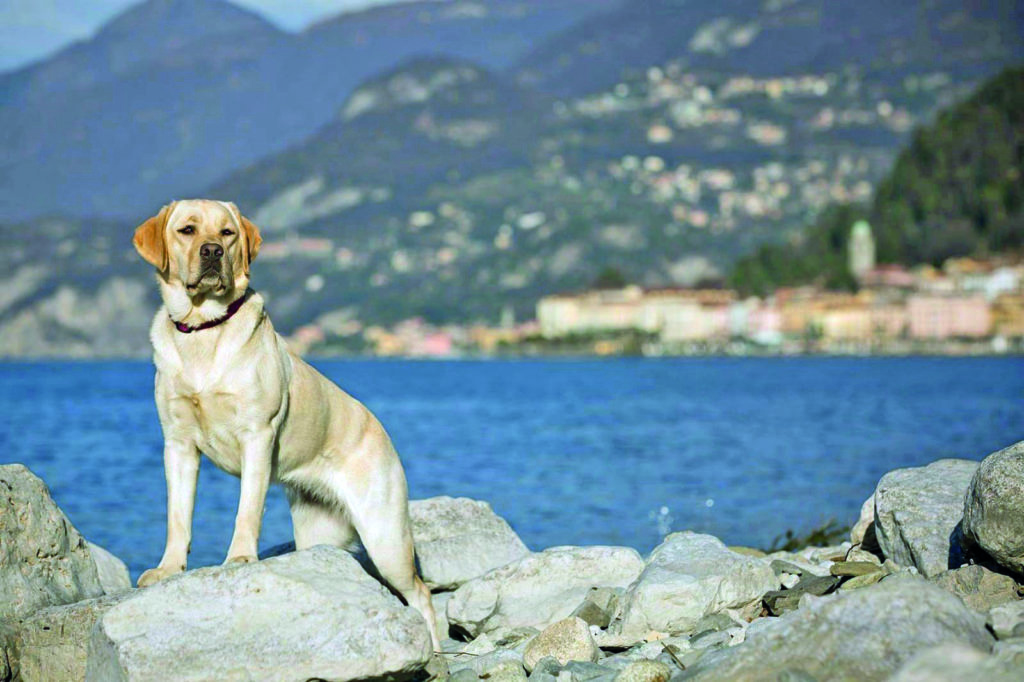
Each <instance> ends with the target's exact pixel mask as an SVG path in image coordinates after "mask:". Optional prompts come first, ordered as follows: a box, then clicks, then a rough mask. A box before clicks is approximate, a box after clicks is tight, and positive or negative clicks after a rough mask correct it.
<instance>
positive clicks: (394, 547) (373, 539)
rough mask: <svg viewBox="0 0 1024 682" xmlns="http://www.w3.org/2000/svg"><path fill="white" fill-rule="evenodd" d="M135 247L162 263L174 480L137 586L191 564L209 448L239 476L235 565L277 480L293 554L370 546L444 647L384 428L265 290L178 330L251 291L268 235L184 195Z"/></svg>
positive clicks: (139, 234)
mask: <svg viewBox="0 0 1024 682" xmlns="http://www.w3.org/2000/svg"><path fill="white" fill-rule="evenodd" d="M182 230H184V232H185V233H183V232H182ZM190 230H191V234H187V233H188V232H189V231H190ZM211 242H213V243H216V244H219V245H220V246H221V247H222V248H223V250H224V255H223V258H222V259H221V267H220V272H219V273H210V272H205V271H204V270H203V268H202V262H201V258H200V256H199V248H200V246H201V245H202V244H206V243H211ZM134 243H135V246H136V249H137V250H138V251H139V253H140V255H142V257H143V258H145V259H146V260H147V261H148V262H150V263H151V264H152V265H154V266H155V267H156V269H157V280H158V283H159V286H160V293H161V296H162V298H163V302H164V305H163V307H162V308H161V309H160V311H159V312H158V313H157V315H156V318H155V319H154V320H153V326H152V330H151V337H152V341H153V347H154V362H155V363H156V370H157V372H156V391H155V393H156V405H157V411H158V413H159V415H160V423H161V425H162V427H163V432H164V469H165V474H166V477H167V545H166V548H165V550H164V555H163V558H162V559H161V560H160V564H159V566H157V567H156V568H153V569H150V570H148V571H146V572H145V573H143V574H142V576H141V577H140V578H139V586H140V587H145V586H146V585H151V584H153V583H155V582H157V581H158V580H162V579H163V578H166V577H168V576H170V575H173V574H175V573H180V572H182V571H184V570H185V566H186V560H187V556H188V552H189V544H190V542H191V534H192V509H193V503H194V501H195V494H196V478H197V474H198V471H199V455H200V452H202V453H204V454H205V455H206V456H207V457H209V458H210V460H212V461H213V463H214V464H216V465H217V466H218V467H219V468H220V469H223V470H224V471H226V472H228V473H230V474H233V475H234V476H238V477H240V478H241V496H240V499H239V504H238V515H237V517H236V519H235V531H234V536H233V537H232V540H231V547H230V548H229V549H228V553H227V559H226V561H225V563H230V562H251V561H256V554H257V542H258V540H259V534H260V524H261V521H262V518H263V506H264V501H265V499H266V494H267V488H268V486H269V485H270V483H271V481H278V482H280V483H282V484H283V485H284V487H285V489H286V491H287V493H288V499H289V502H290V504H291V514H292V523H293V526H294V531H295V545H296V548H297V549H304V548H306V547H311V546H313V545H317V544H331V545H337V546H342V547H347V546H349V545H351V544H352V543H353V541H355V540H356V539H357V538H358V539H359V540H361V541H362V543H363V546H364V547H365V549H366V551H367V554H368V555H369V557H370V559H371V560H372V561H373V563H374V565H375V566H376V568H377V570H378V571H379V573H380V574H381V576H382V577H383V578H384V579H385V580H387V582H388V583H389V584H390V585H391V587H392V588H393V589H394V590H396V591H397V592H398V593H400V594H401V595H402V596H403V598H404V599H405V600H406V601H407V602H408V603H409V604H410V605H411V606H413V607H414V608H416V609H417V610H419V612H420V613H422V614H423V617H424V618H425V619H426V621H427V623H428V625H429V627H430V631H431V637H432V639H433V642H434V646H435V649H436V648H438V641H437V633H436V629H437V628H436V625H435V620H434V610H433V607H432V606H431V601H430V592H429V590H427V588H426V586H425V585H424V584H423V582H422V581H421V580H420V578H419V577H418V576H417V575H416V569H415V565H414V559H413V544H412V533H411V530H410V521H409V512H408V500H407V496H408V493H407V487H406V481H405V473H404V471H403V470H402V465H401V463H400V462H399V459H398V455H397V453H396V452H395V449H394V447H393V446H392V444H391V440H390V439H389V438H388V435H387V433H386V432H385V431H384V428H383V427H382V426H381V424H380V422H378V421H377V419H376V418H375V417H374V416H373V415H372V414H371V413H370V411H369V410H367V409H366V407H364V406H363V405H362V404H361V403H360V402H359V401H357V400H356V399H355V398H353V397H351V396H349V395H348V394H347V393H345V392H344V391H342V390H341V389H340V388H338V387H337V386H336V385H334V384H333V383H331V382H330V381H328V380H327V379H326V378H324V377H323V376H322V375H321V374H320V373H318V372H317V371H316V370H315V369H313V368H312V367H310V366H309V365H307V364H306V363H305V362H303V361H302V360H301V359H300V358H299V357H297V356H296V355H294V354H293V353H291V352H290V351H289V350H288V348H287V347H286V345H285V342H284V341H283V340H282V339H281V337H280V336H278V335H277V333H276V332H275V331H274V328H273V326H272V325H271V323H270V319H269V318H268V317H267V314H266V312H265V311H264V309H263V299H262V298H261V297H260V295H259V294H255V295H252V296H251V297H250V298H249V300H247V301H246V302H245V303H244V304H243V305H242V306H241V308H240V309H239V310H238V312H237V313H236V314H235V315H234V316H233V317H231V318H230V319H228V320H227V321H225V322H224V323H222V324H220V325H218V326H215V327H211V328H209V329H203V330H201V331H195V332H192V333H189V334H185V333H182V332H180V331H178V330H177V329H176V328H175V325H174V321H176V322H183V323H185V324H188V325H189V326H191V327H195V326H198V325H199V324H201V323H203V322H206V321H209V320H215V319H217V318H219V317H221V316H223V315H224V314H225V312H226V311H227V309H228V306H229V305H230V304H231V302H233V301H235V300H236V299H238V298H239V297H241V296H243V295H244V293H245V291H246V289H247V287H248V285H249V264H250V262H251V261H252V259H253V258H255V256H256V254H257V252H258V251H259V245H260V236H259V231H258V230H257V228H256V227H255V226H254V225H253V224H252V223H251V222H249V221H248V220H247V219H246V218H245V217H243V216H242V215H241V214H240V213H239V211H238V209H237V208H236V207H235V205H234V204H231V203H226V202H219V201H209V200H189V201H177V202H174V203H172V204H170V205H168V206H165V207H164V208H163V209H161V211H160V212H159V213H158V214H157V215H156V216H154V217H153V218H150V219H149V220H147V221H146V222H145V223H143V224H142V225H140V226H139V227H138V228H137V229H136V232H135V238H134ZM172 320H173V321H172Z"/></svg>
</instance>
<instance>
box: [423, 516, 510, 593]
mask: <svg viewBox="0 0 1024 682" xmlns="http://www.w3.org/2000/svg"><path fill="white" fill-rule="evenodd" d="M409 516H410V517H411V518H412V536H413V543H414V544H415V546H416V559H417V561H418V562H419V569H420V577H422V578H423V581H424V582H426V583H427V585H428V586H429V587H430V588H431V589H436V590H454V589H455V588H457V587H458V586H459V585H462V584H463V583H465V582H467V581H469V580H472V579H473V578H476V577H478V576H481V575H483V574H484V573H486V572H487V571H490V570H491V569H494V568H498V567H499V566H504V565H506V564H509V563H511V562H513V561H516V560H517V559H521V558H523V557H524V556H526V555H527V554H529V553H530V550H529V549H527V548H526V545H524V544H523V541H522V540H520V539H519V536H518V535H517V534H516V532H515V531H514V530H512V528H511V526H509V525H508V523H507V522H506V521H505V519H503V518H501V517H500V516H498V515H497V514H495V513H494V510H492V509H491V505H489V504H487V503H486V502H481V501H479V500H471V499H468V498H465V497H460V498H453V497H431V498H428V499H425V500H413V501H411V502H410V503H409Z"/></svg>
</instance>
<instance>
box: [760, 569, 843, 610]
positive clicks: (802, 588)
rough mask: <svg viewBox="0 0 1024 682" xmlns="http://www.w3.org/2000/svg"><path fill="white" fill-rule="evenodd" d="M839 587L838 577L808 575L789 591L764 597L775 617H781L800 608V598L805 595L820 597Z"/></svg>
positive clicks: (775, 591) (771, 593)
mask: <svg viewBox="0 0 1024 682" xmlns="http://www.w3.org/2000/svg"><path fill="white" fill-rule="evenodd" d="M838 586H839V578H837V577H836V576H816V575H807V576H805V577H803V578H801V579H800V582H798V583H797V584H796V585H794V586H793V587H792V588H790V589H788V590H772V591H771V592H768V593H766V594H765V595H764V605H765V606H766V607H768V611H769V612H771V614H772V615H773V616H781V615H782V614H783V613H786V612H787V611H792V610H794V609H796V608H799V606H800V598H801V597H803V596H804V595H805V594H812V595H814V596H817V597H820V596H821V595H825V594H828V593H830V592H832V591H834V590H835V589H836V588H837V587H838Z"/></svg>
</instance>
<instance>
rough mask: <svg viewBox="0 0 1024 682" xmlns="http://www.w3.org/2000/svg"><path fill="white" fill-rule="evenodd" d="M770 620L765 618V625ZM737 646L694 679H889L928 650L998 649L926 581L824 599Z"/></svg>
mask: <svg viewBox="0 0 1024 682" xmlns="http://www.w3.org/2000/svg"><path fill="white" fill-rule="evenodd" d="M762 620H764V619H762ZM771 620H773V621H774V623H772V624H771V626H770V627H765V628H762V629H760V630H759V631H758V632H757V634H756V635H755V636H749V637H748V638H747V640H746V641H745V642H744V643H742V644H740V645H738V646H735V647H732V648H729V649H721V650H718V651H713V652H710V653H708V654H705V655H704V656H703V657H701V658H700V659H699V660H698V661H697V663H696V664H695V665H694V666H693V668H692V670H691V671H688V672H689V673H690V674H692V677H687V679H688V680H691V679H692V680H695V681H700V682H708V681H709V680H737V681H743V680H771V679H776V677H775V676H778V675H780V674H782V673H784V672H786V673H789V674H796V673H803V674H806V675H809V676H811V678H812V679H813V678H820V679H822V680H826V679H827V680H830V681H843V680H850V681H851V682H853V681H857V682H871V681H873V680H885V679H886V678H888V677H889V676H890V675H892V674H894V673H896V672H897V671H898V670H899V669H900V668H901V667H902V666H903V665H904V664H905V663H906V662H907V661H908V660H909V659H910V658H911V657H912V656H913V654H914V653H915V652H917V651H919V650H920V649H922V648H925V647H929V646H933V645H938V644H943V643H951V642H959V643H962V644H965V645H967V646H973V647H976V648H979V649H982V650H988V649H989V648H991V646H992V636H991V635H990V634H989V633H988V631H987V630H986V629H985V624H984V620H983V617H982V616H981V615H980V614H978V613H975V612H974V611H972V610H970V609H969V608H967V607H966V606H965V605H964V604H963V602H961V601H960V600H959V599H957V598H956V597H954V596H953V595H951V594H949V593H948V592H946V591H944V590H942V589H941V588H939V587H936V586H935V585H932V584H930V583H928V582H927V581H926V580H923V579H921V578H919V577H909V576H893V577H890V578H887V579H885V580H883V581H882V582H881V583H879V584H877V585H873V586H871V587H868V588H865V589H862V590H855V591H853V592H849V593H838V594H833V595H830V596H828V597H819V598H817V599H816V600H815V601H813V602H811V603H809V604H807V605H805V606H802V607H801V608H800V609H799V610H797V611H793V612H791V613H788V614H786V615H785V616H782V617H781V618H774V619H771Z"/></svg>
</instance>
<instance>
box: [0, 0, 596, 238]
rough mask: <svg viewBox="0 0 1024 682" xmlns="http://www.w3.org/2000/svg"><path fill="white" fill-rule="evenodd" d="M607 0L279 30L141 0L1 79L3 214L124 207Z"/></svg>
mask: <svg viewBox="0 0 1024 682" xmlns="http://www.w3.org/2000/svg"><path fill="white" fill-rule="evenodd" d="M610 6H612V2H611V0H559V1H558V2H550V1H549V0H488V1H487V2H448V1H445V0H432V1H425V2H411V3H402V4H397V5H392V6H386V7H381V8H375V9H370V10H366V11H363V12H358V13H351V14H343V15H340V16H339V17H337V18H335V19H332V20H328V21H323V22H320V23H318V24H315V25H314V26H311V27H310V28H308V29H307V30H305V31H303V32H302V33H299V34H290V33H286V32H283V31H281V30H279V29H277V28H276V27H274V26H273V25H272V24H270V23H269V22H267V21H265V20H264V19H263V18H261V17H260V16H258V15H256V14H254V13H252V12H250V11H248V10H245V9H242V8H240V7H237V6H235V5H232V4H230V3H228V2H225V1H224V0H146V2H143V3H141V4H139V5H136V6H133V7H132V8H130V9H128V10H127V11H125V12H124V13H123V14H121V15H119V16H117V17H115V18H114V19H113V20H111V21H110V22H109V23H108V24H107V25H105V26H104V27H102V28H101V29H100V30H99V31H98V32H97V33H96V35H95V36H93V37H92V38H90V39H89V40H86V41H83V42H79V43H77V44H75V45H72V46H71V47H69V48H67V49H65V50H62V51H61V52H59V53H57V54H56V55H54V56H52V57H51V58H49V59H46V60H44V61H41V62H38V63H36V64H32V65H29V66H27V67H25V68H22V69H19V70H17V71H13V72H10V73H7V74H4V75H2V76H0V179H2V183H0V211H2V213H3V214H4V215H6V216H10V217H12V218H14V219H21V218H28V217H33V216H37V215H43V214H50V213H62V214H71V215H102V216H117V217H126V216H135V215H137V214H138V212H139V211H142V210H144V209H146V208H148V207H150V206H152V204H153V203H154V202H162V201H165V200H166V198H167V197H168V196H182V195H186V194H195V193H198V192H200V191H202V190H203V189H205V188H206V187H207V186H208V185H209V184H210V183H211V182H213V181H215V180H216V179H217V178H218V177H220V176H222V175H224V174H225V173H227V172H229V171H231V170H233V169H236V168H239V167H241V166H243V165H245V164H247V163H250V162H252V161H255V160H256V159H258V158H260V157H261V156H264V155H266V154H269V153H271V152H274V151H278V150H282V149H284V148H286V147H287V146H289V145H290V144H293V143H296V142H298V141H300V140H302V139H303V138H305V137H306V136H307V135H309V134H311V133H313V132H314V131H315V130H316V129H317V128H319V127H320V126H321V125H323V124H324V123H326V122H327V121H328V120H330V118H331V117H332V115H333V114H334V113H335V112H336V111H337V110H338V108H339V107H340V106H341V105H342V103H343V102H344V100H345V98H346V97H347V95H348V94H349V93H350V91H351V90H352V88H353V87H354V86H355V85H357V84H358V83H359V82H361V81H362V80H364V79H365V78H367V77H370V76H372V75H374V74H376V73H378V72H380V71H381V70H384V69H387V68H390V67H393V66H394V65H396V64H398V63H399V62H401V61H402V60H403V59H406V58H408V57H410V56H413V55H422V54H433V53H444V54H449V55H453V56H458V57H463V58H467V59H472V60H474V61H477V62H479V63H481V64H484V65H487V66H492V67H496V68H501V67H505V66H507V65H508V64H510V63H512V62H514V61H515V60H517V59H519V58H520V57H522V56H524V55H525V53H526V52H527V51H528V50H529V49H530V48H531V47H532V46H533V45H534V43H535V42H536V41H538V40H540V39H541V38H543V37H545V36H547V35H550V34H552V33H555V32H558V31H559V30H560V29H562V28H564V27H566V26H569V25H571V24H572V23H573V22H575V21H577V20H579V19H580V18H583V17H585V16H588V15H590V14H592V13H594V12H600V11H601V10H602V9H606V8H608V7H610Z"/></svg>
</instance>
